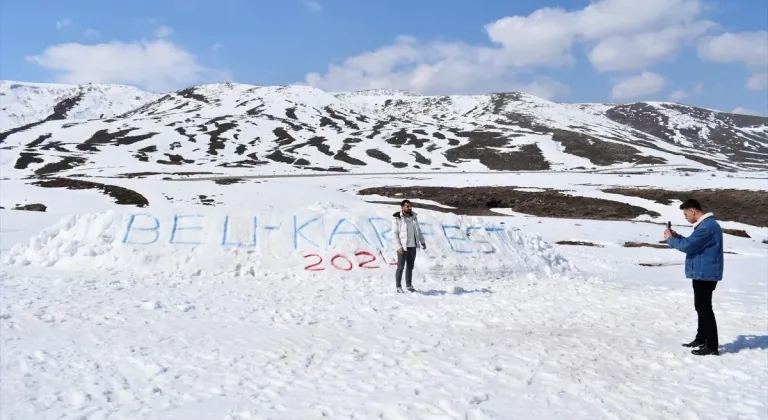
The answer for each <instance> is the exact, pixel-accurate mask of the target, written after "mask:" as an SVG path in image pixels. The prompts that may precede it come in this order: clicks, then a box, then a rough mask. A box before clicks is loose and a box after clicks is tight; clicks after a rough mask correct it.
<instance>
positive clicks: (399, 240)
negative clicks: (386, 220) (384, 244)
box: [392, 210, 425, 250]
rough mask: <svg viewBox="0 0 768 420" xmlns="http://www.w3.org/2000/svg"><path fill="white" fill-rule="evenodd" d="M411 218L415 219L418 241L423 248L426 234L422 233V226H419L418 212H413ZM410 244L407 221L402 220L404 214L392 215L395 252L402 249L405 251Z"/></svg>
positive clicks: (414, 224)
mask: <svg viewBox="0 0 768 420" xmlns="http://www.w3.org/2000/svg"><path fill="white" fill-rule="evenodd" d="M411 218H412V219H413V226H414V227H415V228H416V240H417V242H419V243H420V244H421V245H422V246H424V244H425V242H424V234H423V233H421V226H420V225H419V219H418V218H417V217H416V212H415V211H413V210H411ZM407 243H408V228H407V226H406V225H405V221H404V220H403V218H402V213H401V212H399V211H398V212H397V213H395V214H393V215H392V246H394V247H395V250H398V249H400V248H403V249H405V245H406V244H407Z"/></svg>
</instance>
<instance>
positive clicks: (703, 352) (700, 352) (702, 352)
mask: <svg viewBox="0 0 768 420" xmlns="http://www.w3.org/2000/svg"><path fill="white" fill-rule="evenodd" d="M691 354H694V355H696V356H710V355H711V356H720V352H719V351H718V350H717V349H711V348H709V347H701V348H698V349H696V350H692V351H691Z"/></svg>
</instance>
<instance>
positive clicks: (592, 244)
mask: <svg viewBox="0 0 768 420" xmlns="http://www.w3.org/2000/svg"><path fill="white" fill-rule="evenodd" d="M555 243H556V244H558V245H577V246H595V247H598V248H603V246H602V245H598V244H596V243H592V242H585V241H557V242H555Z"/></svg>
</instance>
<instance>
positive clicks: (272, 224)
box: [3, 206, 574, 279]
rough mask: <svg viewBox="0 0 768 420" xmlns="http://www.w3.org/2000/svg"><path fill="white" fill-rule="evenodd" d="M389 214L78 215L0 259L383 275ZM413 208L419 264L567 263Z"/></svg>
mask: <svg viewBox="0 0 768 420" xmlns="http://www.w3.org/2000/svg"><path fill="white" fill-rule="evenodd" d="M392 213H393V211H392V209H391V208H388V209H382V208H378V209H376V208H374V209H371V210H366V209H345V208H334V207H333V206H321V207H316V208H311V207H309V208H303V209H301V210H297V211H292V210H291V209H275V208H272V209H271V210H270V211H263V212H256V213H254V212H252V211H248V210H246V209H237V210H233V211H231V212H222V210H221V209H217V210H212V211H203V210H201V209H199V208H195V209H190V210H188V211H177V212H168V211H167V210H166V211H163V212H153V211H147V212H117V211H109V212H104V213H95V214H79V215H72V216H68V217H65V218H64V219H62V220H61V221H60V222H59V223H58V224H57V225H55V226H52V227H50V228H48V229H45V230H43V231H42V232H40V233H39V234H38V235H37V236H35V237H33V238H32V239H31V240H30V243H29V244H27V245H22V244H17V245H15V246H14V247H13V248H12V249H11V250H10V252H9V253H7V254H6V255H5V256H4V258H3V260H4V261H3V263H4V264H7V265H15V266H20V265H34V266H45V267H58V268H63V269H73V270H82V269H87V270H102V271H108V272H125V271H129V272H141V273H153V274H160V273H165V274H171V273H174V274H180V275H187V276H200V275H214V276H215V275H233V276H241V275H251V276H257V275H265V274H270V273H274V272H293V273H306V274H307V275H320V276H325V275H329V274H333V273H338V274H345V275H355V274H361V275H372V274H378V275H392V273H393V272H394V270H395V267H396V252H395V249H394V247H393V246H392V242H391V220H392ZM418 217H419V221H420V223H421V228H422V231H423V233H424V236H425V240H426V243H427V249H426V250H421V249H420V248H419V250H418V254H417V258H416V270H417V271H418V272H419V273H422V274H427V273H432V274H443V275H446V274H447V275H449V276H448V277H447V279H449V278H450V276H451V275H453V276H462V275H472V276H483V277H485V278H488V277H520V276H542V275H543V276H553V275H557V274H559V273H564V272H567V271H571V270H573V269H574V267H573V266H572V264H571V263H570V262H568V261H567V260H566V259H564V258H563V257H561V256H560V255H558V254H557V253H555V252H554V250H553V248H552V246H551V245H550V244H548V243H545V242H544V241H542V240H541V237H540V236H538V235H528V234H524V233H521V232H516V231H513V230H512V229H511V228H507V227H505V225H504V224H503V223H502V222H500V220H499V218H488V219H483V218H479V217H462V216H456V215H452V214H444V213H437V212H431V211H420V212H418Z"/></svg>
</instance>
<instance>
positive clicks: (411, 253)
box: [395, 247, 416, 287]
mask: <svg viewBox="0 0 768 420" xmlns="http://www.w3.org/2000/svg"><path fill="white" fill-rule="evenodd" d="M415 261H416V247H409V248H405V252H403V253H402V254H397V271H396V272H395V283H396V284H397V287H400V285H401V284H402V281H403V267H405V286H406V287H411V285H412V280H413V263H414V262H415Z"/></svg>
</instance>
